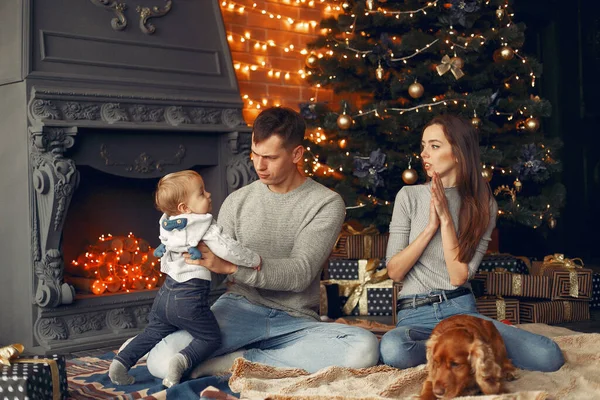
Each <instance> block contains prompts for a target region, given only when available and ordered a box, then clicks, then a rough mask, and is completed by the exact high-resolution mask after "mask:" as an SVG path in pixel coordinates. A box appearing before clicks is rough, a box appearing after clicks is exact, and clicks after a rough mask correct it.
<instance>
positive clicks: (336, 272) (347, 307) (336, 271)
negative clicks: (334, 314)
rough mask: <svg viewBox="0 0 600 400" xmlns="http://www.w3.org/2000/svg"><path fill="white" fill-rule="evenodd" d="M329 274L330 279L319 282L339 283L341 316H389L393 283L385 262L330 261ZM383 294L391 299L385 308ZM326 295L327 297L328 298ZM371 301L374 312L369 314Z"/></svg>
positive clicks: (370, 260)
mask: <svg viewBox="0 0 600 400" xmlns="http://www.w3.org/2000/svg"><path fill="white" fill-rule="evenodd" d="M328 275H329V278H330V279H327V280H323V281H321V283H322V284H324V285H332V284H336V285H338V289H339V291H338V295H339V303H340V305H341V309H342V314H343V315H391V313H392V310H391V297H392V285H393V282H392V280H391V279H389V278H388V275H387V270H386V269H385V263H384V262H382V261H381V260H379V259H377V258H373V259H369V260H329V271H328ZM374 289H385V290H381V291H375V290H374ZM382 295H385V296H388V297H389V299H390V302H389V306H388V307H386V308H385V309H383V308H382V306H383V302H382V301H381V300H382ZM330 296H331V294H330ZM329 298H330V297H329V296H328V300H329ZM370 303H371V312H372V313H373V314H369V304H370ZM378 307H379V308H378ZM384 313H385V314H384ZM328 314H329V312H328Z"/></svg>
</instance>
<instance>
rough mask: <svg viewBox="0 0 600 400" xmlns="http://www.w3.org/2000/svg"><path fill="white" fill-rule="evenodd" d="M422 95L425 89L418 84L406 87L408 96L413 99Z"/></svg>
mask: <svg viewBox="0 0 600 400" xmlns="http://www.w3.org/2000/svg"><path fill="white" fill-rule="evenodd" d="M423 93H425V88H424V87H423V85H421V84H420V83H419V82H415V83H412V84H411V85H410V86H409V87H408V94H409V95H410V97H412V98H413V99H418V98H419V97H421V96H423Z"/></svg>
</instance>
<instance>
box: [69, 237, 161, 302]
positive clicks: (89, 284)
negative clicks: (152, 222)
mask: <svg viewBox="0 0 600 400" xmlns="http://www.w3.org/2000/svg"><path fill="white" fill-rule="evenodd" d="M66 272H67V274H66V275H65V282H67V283H70V284H72V285H73V286H74V287H75V288H76V289H78V290H79V291H80V292H90V293H93V294H96V295H100V294H103V293H104V292H106V291H108V292H110V293H115V292H118V291H125V292H129V291H130V290H143V289H154V288H155V287H157V286H160V284H162V279H161V278H162V277H163V275H162V274H161V273H160V263H159V262H158V259H157V258H156V257H154V254H153V249H152V248H151V247H150V246H149V245H148V243H147V242H146V241H144V240H142V239H138V238H136V237H135V236H134V235H133V233H129V235H127V236H126V237H123V236H119V237H113V236H112V235H111V234H110V233H109V234H108V235H102V236H100V237H99V238H98V242H97V243H96V244H95V245H92V246H88V249H87V251H86V252H85V253H83V254H80V255H79V256H78V257H77V260H73V261H72V262H71V265H70V266H68V267H67V270H66Z"/></svg>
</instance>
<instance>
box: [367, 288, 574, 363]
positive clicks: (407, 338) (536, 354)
mask: <svg viewBox="0 0 600 400" xmlns="http://www.w3.org/2000/svg"><path fill="white" fill-rule="evenodd" d="M444 293H445V292H444V291H443V290H437V291H433V292H431V295H436V294H441V295H442V298H444V301H442V302H440V303H436V304H431V305H424V306H421V307H416V308H414V307H411V308H407V309H403V310H400V311H398V323H397V324H396V328H395V329H393V330H391V331H389V332H387V333H386V334H385V335H384V336H383V338H382V339H381V343H380V348H379V350H380V354H381V360H382V361H383V362H384V363H385V364H387V365H391V366H392V367H396V368H402V369H403V368H410V367H414V366H417V365H419V364H425V363H426V362H427V360H426V357H425V343H426V341H427V339H429V336H430V335H431V331H432V330H433V328H434V327H435V326H436V325H437V323H438V322H440V321H441V320H443V319H444V318H448V317H450V316H452V315H456V314H467V315H473V316H475V317H479V318H483V319H487V320H489V321H492V322H493V323H494V325H495V326H496V328H498V330H499V331H500V334H501V335H502V338H503V339H504V344H505V345H506V350H507V352H508V357H509V358H510V359H511V360H512V362H513V364H514V365H515V367H517V368H521V369H527V370H532V371H542V372H552V371H556V370H558V369H559V368H560V367H561V366H562V365H563V364H564V362H565V360H564V357H563V354H562V351H561V350H560V348H559V347H558V345H557V344H556V343H555V342H554V341H553V340H551V339H549V338H547V337H545V336H541V335H536V334H533V333H530V332H527V331H525V330H523V329H519V328H516V327H514V326H510V325H507V324H504V323H502V322H499V321H496V320H493V319H491V318H488V317H486V316H484V315H481V314H479V313H478V312H477V309H476V307H475V297H474V296H473V295H472V294H466V295H464V296H460V297H455V298H453V299H447V300H446V299H445V296H444ZM428 295H429V294H423V295H416V296H403V297H401V299H407V298H408V299H412V298H415V297H416V298H422V297H427V296H428Z"/></svg>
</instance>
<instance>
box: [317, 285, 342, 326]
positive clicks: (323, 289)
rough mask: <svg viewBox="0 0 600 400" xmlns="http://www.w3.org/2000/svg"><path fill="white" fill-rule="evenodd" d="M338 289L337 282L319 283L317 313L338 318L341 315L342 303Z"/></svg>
mask: <svg viewBox="0 0 600 400" xmlns="http://www.w3.org/2000/svg"><path fill="white" fill-rule="evenodd" d="M339 290H340V289H339V285H338V284H337V283H330V284H324V283H321V285H320V293H321V296H320V304H319V315H321V316H325V315H326V316H327V317H329V318H331V319H338V318H339V317H341V316H342V304H341V299H340V293H339ZM346 299H347V298H346Z"/></svg>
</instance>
